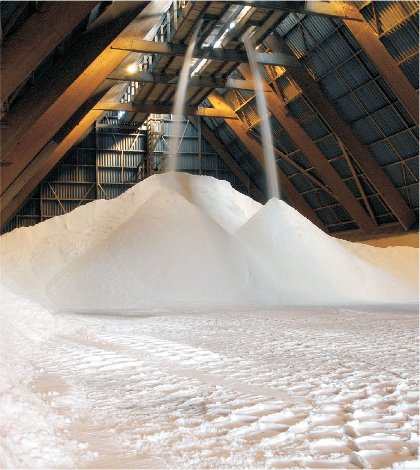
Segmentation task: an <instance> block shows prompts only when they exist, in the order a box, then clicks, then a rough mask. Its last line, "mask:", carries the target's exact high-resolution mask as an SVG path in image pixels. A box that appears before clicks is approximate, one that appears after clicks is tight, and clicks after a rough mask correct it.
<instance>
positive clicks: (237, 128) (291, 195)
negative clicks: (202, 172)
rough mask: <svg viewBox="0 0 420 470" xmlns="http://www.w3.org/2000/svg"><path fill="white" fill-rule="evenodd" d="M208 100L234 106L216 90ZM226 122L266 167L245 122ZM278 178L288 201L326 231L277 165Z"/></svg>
mask: <svg viewBox="0 0 420 470" xmlns="http://www.w3.org/2000/svg"><path fill="white" fill-rule="evenodd" d="M208 100H209V101H210V103H211V104H212V106H213V107H214V108H216V109H218V110H220V111H224V110H225V111H228V110H231V111H232V108H231V107H230V106H229V105H228V103H227V102H226V101H225V99H224V98H223V97H222V96H220V95H219V94H218V93H216V92H212V93H211V94H210V95H209V96H208ZM226 124H227V125H228V126H229V127H230V128H231V129H232V131H233V132H234V133H235V135H236V136H237V137H238V139H239V140H240V141H241V142H242V144H243V145H244V146H245V147H246V148H247V150H248V152H249V153H250V154H251V155H252V156H253V158H255V160H256V161H257V162H258V163H259V164H260V166H261V167H262V168H264V167H265V163H264V151H263V148H262V146H261V144H259V143H258V142H257V141H256V140H254V139H252V138H251V137H250V136H249V135H248V134H247V132H246V128H245V126H244V125H243V123H242V122H241V121H240V120H239V119H237V120H235V119H226ZM277 178H278V179H279V182H280V187H281V191H282V194H284V195H285V197H286V199H287V201H288V202H289V203H290V204H291V205H292V206H293V207H294V208H295V209H296V210H298V211H299V212H300V213H301V214H303V215H304V216H305V217H307V218H308V219H309V220H310V221H311V222H312V223H314V224H315V225H316V226H318V227H319V228H321V229H322V230H324V231H327V230H326V228H325V226H324V225H323V223H322V222H321V220H320V219H319V218H318V217H317V216H316V214H315V213H314V212H313V211H312V209H311V208H310V207H309V206H308V204H307V202H306V201H305V199H304V198H303V196H302V195H301V194H300V193H299V191H298V190H297V189H296V188H295V187H294V186H293V184H292V183H291V181H290V180H289V179H288V178H287V177H286V175H285V174H284V173H283V172H282V171H281V169H280V168H279V167H277Z"/></svg>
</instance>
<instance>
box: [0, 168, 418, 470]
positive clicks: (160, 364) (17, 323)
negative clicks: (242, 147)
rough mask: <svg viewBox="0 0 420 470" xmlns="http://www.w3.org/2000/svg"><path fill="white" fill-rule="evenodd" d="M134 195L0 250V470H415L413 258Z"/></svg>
mask: <svg viewBox="0 0 420 470" xmlns="http://www.w3.org/2000/svg"><path fill="white" fill-rule="evenodd" d="M176 176H177V178H176V181H174V178H173V177H172V175H171V174H162V175H155V176H152V177H150V178H148V179H146V180H145V181H143V182H141V183H139V184H137V185H136V186H134V187H133V188H131V189H130V190H128V191H127V192H126V193H124V194H123V195H122V196H120V197H118V198H116V199H113V200H110V201H95V202H92V203H90V204H87V205H85V206H83V207H79V208H78V209H76V210H74V211H73V212H71V213H69V214H66V215H63V216H60V217H55V218H53V219H51V220H48V221H45V222H43V223H41V224H38V225H36V226H33V227H27V228H20V229H17V230H14V231H13V232H11V233H8V234H5V235H3V236H2V237H1V238H0V242H1V246H0V256H1V274H2V276H1V284H2V302H1V309H2V338H1V347H2V355H1V359H2V367H1V372H2V375H1V391H2V396H1V398H0V410H1V414H2V443H1V446H2V451H1V457H0V458H1V466H2V467H3V468H7V467H8V468H19V467H20V468H22V467H30V468H75V467H76V468H245V467H247V468H261V467H268V468H271V467H273V468H276V467H282V468H290V467H293V468H308V467H309V468H311V467H322V468H337V467H340V468H384V467H387V468H391V467H392V468H416V465H417V463H418V462H416V458H417V449H418V381H417V377H418V366H417V343H416V341H417V308H418V307H417V305H418V289H417V284H416V282H415V277H416V276H418V249H415V248H401V247H394V248H392V249H382V248H374V247H366V246H364V245H359V244H353V243H349V242H342V241H340V240H337V239H335V238H333V237H330V236H329V235H327V234H325V233H323V232H322V231H321V230H319V229H318V228H317V227H315V226H314V225H313V224H312V223H311V222H310V221H308V220H307V219H305V218H304V217H303V216H302V215H301V214H299V213H298V212H297V211H295V210H294V209H293V208H291V207H290V206H288V205H287V204H286V203H285V202H283V201H279V200H277V199H271V200H270V201H268V202H267V203H266V204H265V205H261V204H259V203H257V202H255V201H253V200H252V199H250V198H248V197H247V196H245V195H243V194H240V193H239V192H237V191H235V190H234V189H233V188H232V187H231V186H230V185H229V184H228V183H227V182H224V181H219V180H216V179H214V178H210V177H205V176H192V175H187V174H183V173H178V174H177V175H176Z"/></svg>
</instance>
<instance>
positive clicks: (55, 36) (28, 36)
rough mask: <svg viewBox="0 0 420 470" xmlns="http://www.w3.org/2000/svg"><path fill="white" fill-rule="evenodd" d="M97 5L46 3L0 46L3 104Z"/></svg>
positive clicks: (0, 95)
mask: <svg viewBox="0 0 420 470" xmlns="http://www.w3.org/2000/svg"><path fill="white" fill-rule="evenodd" d="M97 3H98V2H74V1H72V2H45V3H43V4H42V5H40V7H39V10H38V11H37V12H36V14H34V15H32V16H31V17H30V18H29V19H28V20H27V21H26V22H25V23H24V25H23V26H22V28H20V29H19V30H18V31H17V32H16V34H14V35H13V36H12V37H11V38H10V39H8V40H7V41H5V43H4V44H3V46H2V50H1V56H0V63H1V78H2V79H1V82H0V83H1V86H0V89H1V93H0V99H1V101H4V100H5V99H6V98H7V97H8V96H9V95H10V94H11V93H12V92H13V91H14V90H15V89H16V88H17V87H18V86H19V85H20V84H21V83H22V82H23V81H24V80H25V79H26V78H27V77H28V76H29V75H30V74H31V72H32V71H33V70H35V68H36V67H37V66H38V65H39V64H40V63H41V62H42V60H43V59H45V57H47V55H48V54H49V53H50V52H51V51H52V50H53V49H54V48H55V47H56V46H58V44H59V43H60V42H61V41H63V39H64V38H65V37H66V36H67V35H68V34H69V33H70V32H71V31H72V30H73V29H74V28H75V27H76V26H77V25H78V24H79V23H80V22H81V21H82V20H83V18H85V17H86V16H87V15H88V14H89V12H90V11H91V10H92V9H93V8H94V7H95V5H96V4H97Z"/></svg>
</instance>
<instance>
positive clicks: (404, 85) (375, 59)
mask: <svg viewBox="0 0 420 470" xmlns="http://www.w3.org/2000/svg"><path fill="white" fill-rule="evenodd" d="M337 3H340V2H337ZM346 4H348V7H349V8H352V9H353V10H354V15H355V16H356V18H357V19H359V21H354V20H350V19H344V20H343V21H344V24H345V25H346V26H347V28H348V29H349V30H350V31H351V33H352V34H353V36H354V38H355V39H356V41H357V42H358V43H359V45H360V47H361V49H362V50H363V52H364V53H365V54H366V55H367V56H368V58H369V60H370V61H371V62H372V63H373V65H374V66H375V67H376V69H377V70H378V72H379V73H380V74H381V76H382V77H383V79H384V80H385V81H386V82H387V84H388V85H389V87H390V88H391V90H392V91H393V92H394V94H395V96H396V97H397V98H398V100H399V101H400V103H401V104H402V105H403V106H404V108H405V109H406V111H407V112H408V114H409V115H410V116H411V118H412V119H413V121H414V123H415V124H416V125H417V126H418V125H419V98H418V95H417V93H416V90H415V89H414V87H413V85H412V84H411V83H410V81H409V80H408V78H407V77H406V76H405V75H404V73H403V71H402V70H401V69H400V68H399V66H398V64H397V62H396V61H395V59H394V58H393V57H392V56H391V54H390V53H389V52H388V51H387V49H386V47H385V46H384V45H383V44H382V42H381V40H380V39H379V37H378V35H377V34H376V33H375V31H374V30H373V29H372V28H371V27H370V26H369V24H368V23H367V22H366V21H365V20H364V18H363V16H362V14H361V13H359V11H358V10H357V8H356V6H355V5H353V4H351V2H346Z"/></svg>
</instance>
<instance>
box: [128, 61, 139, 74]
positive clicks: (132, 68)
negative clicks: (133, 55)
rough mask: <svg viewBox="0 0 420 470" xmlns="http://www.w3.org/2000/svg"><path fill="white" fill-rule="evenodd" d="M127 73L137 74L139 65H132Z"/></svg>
mask: <svg viewBox="0 0 420 470" xmlns="http://www.w3.org/2000/svg"><path fill="white" fill-rule="evenodd" d="M127 72H128V73H135V72H137V64H135V63H132V64H130V65H129V66H128V67H127Z"/></svg>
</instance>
